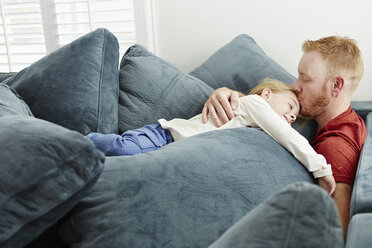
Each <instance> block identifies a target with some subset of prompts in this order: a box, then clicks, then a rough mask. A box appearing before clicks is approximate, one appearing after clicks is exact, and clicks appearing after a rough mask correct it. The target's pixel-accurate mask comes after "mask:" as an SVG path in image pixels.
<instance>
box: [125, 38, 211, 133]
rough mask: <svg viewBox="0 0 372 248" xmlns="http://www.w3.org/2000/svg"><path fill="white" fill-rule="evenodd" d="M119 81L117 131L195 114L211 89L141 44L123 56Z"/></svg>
mask: <svg viewBox="0 0 372 248" xmlns="http://www.w3.org/2000/svg"><path fill="white" fill-rule="evenodd" d="M119 84H120V94H119V132H120V133H122V132H124V131H126V130H129V129H134V128H139V127H142V126H144V125H147V124H153V123H157V120H158V119H160V118H165V119H173V118H176V117H178V118H186V119H188V118H190V117H192V116H194V115H197V114H199V113H200V112H201V110H202V108H203V104H204V103H205V101H206V100H207V99H208V97H209V95H210V94H211V93H212V91H213V90H212V88H210V87H209V86H208V85H206V84H205V83H203V82H202V81H200V80H198V79H197V78H194V77H192V76H189V75H187V74H184V73H182V72H181V71H180V70H179V69H177V68H176V67H174V66H173V65H171V64H170V63H168V62H167V61H165V60H163V59H161V58H159V57H157V56H156V55H154V54H152V53H150V52H149V51H147V50H146V48H144V47H142V46H140V45H134V46H132V47H130V48H129V49H128V50H127V52H126V53H125V55H124V56H123V58H122V60H121V63H120V70H119Z"/></svg>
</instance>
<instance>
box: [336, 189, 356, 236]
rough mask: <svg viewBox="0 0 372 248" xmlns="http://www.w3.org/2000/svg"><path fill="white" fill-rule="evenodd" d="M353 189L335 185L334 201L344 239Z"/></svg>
mask: <svg viewBox="0 0 372 248" xmlns="http://www.w3.org/2000/svg"><path fill="white" fill-rule="evenodd" d="M352 191H353V187H352V186H351V185H349V184H346V183H336V192H335V198H334V201H335V203H336V206H337V208H338V213H339V215H340V221H341V227H342V230H343V232H344V239H346V234H347V228H348V225H349V219H350V201H351V194H352Z"/></svg>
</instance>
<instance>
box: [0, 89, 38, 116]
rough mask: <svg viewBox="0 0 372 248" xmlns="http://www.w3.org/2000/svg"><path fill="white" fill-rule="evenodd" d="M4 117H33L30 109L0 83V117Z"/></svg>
mask: <svg viewBox="0 0 372 248" xmlns="http://www.w3.org/2000/svg"><path fill="white" fill-rule="evenodd" d="M4 115H26V116H33V114H32V112H31V110H30V108H29V107H28V105H27V104H26V103H25V101H23V100H22V99H21V98H20V96H19V95H18V93H17V92H16V91H15V90H13V89H12V88H10V87H9V86H8V85H6V84H3V83H0V116H4Z"/></svg>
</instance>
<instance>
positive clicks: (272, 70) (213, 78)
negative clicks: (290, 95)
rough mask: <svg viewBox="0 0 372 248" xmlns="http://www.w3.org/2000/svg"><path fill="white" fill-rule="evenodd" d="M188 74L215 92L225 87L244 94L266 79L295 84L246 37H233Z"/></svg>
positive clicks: (286, 73) (242, 35) (243, 35)
mask: <svg viewBox="0 0 372 248" xmlns="http://www.w3.org/2000/svg"><path fill="white" fill-rule="evenodd" d="M190 74H191V75H192V76H194V77H196V78H199V79H200V80H202V81H203V82H205V83H206V84H208V85H209V86H211V87H212V88H214V89H216V88H220V87H228V88H230V89H233V90H239V91H242V92H243V93H248V91H249V90H250V89H252V88H253V87H254V86H256V85H257V84H258V83H259V82H260V81H261V80H262V79H264V78H267V77H271V78H275V79H278V80H281V81H283V82H285V83H291V84H293V83H294V82H295V80H296V79H295V77H293V76H292V75H291V74H290V73H288V72H287V71H286V70H285V69H284V68H283V67H282V66H280V65H279V64H278V63H277V62H275V61H274V60H273V59H271V58H270V57H269V56H267V55H266V54H265V52H264V51H263V50H262V48H261V47H260V46H259V45H257V43H256V41H255V40H254V39H253V38H252V37H250V36H249V35H247V34H241V35H238V36H237V37H235V38H234V39H233V40H232V41H231V42H229V43H228V44H226V45H225V46H223V47H222V48H220V49H219V50H218V51H216V52H215V53H214V54H212V55H211V56H210V57H209V58H208V59H207V60H206V61H205V62H204V63H203V64H201V65H200V66H198V67H196V68H195V69H194V70H193V71H191V72H190Z"/></svg>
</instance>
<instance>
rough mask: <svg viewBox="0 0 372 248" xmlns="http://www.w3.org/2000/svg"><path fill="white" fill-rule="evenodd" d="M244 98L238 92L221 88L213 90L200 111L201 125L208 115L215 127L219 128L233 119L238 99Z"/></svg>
mask: <svg viewBox="0 0 372 248" xmlns="http://www.w3.org/2000/svg"><path fill="white" fill-rule="evenodd" d="M242 96H244V94H243V93H241V92H239V91H234V90H231V89H229V88H226V87H223V88H219V89H217V90H215V91H214V92H213V93H212V94H211V95H210V97H209V99H208V100H207V101H206V102H205V104H204V108H203V111H202V120H203V123H206V122H207V120H208V114H209V115H210V118H212V120H213V123H214V125H215V126H216V127H220V126H222V125H223V124H225V123H227V122H228V121H229V120H231V119H232V118H234V112H233V111H234V110H235V109H236V107H237V105H238V100H239V97H242Z"/></svg>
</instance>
